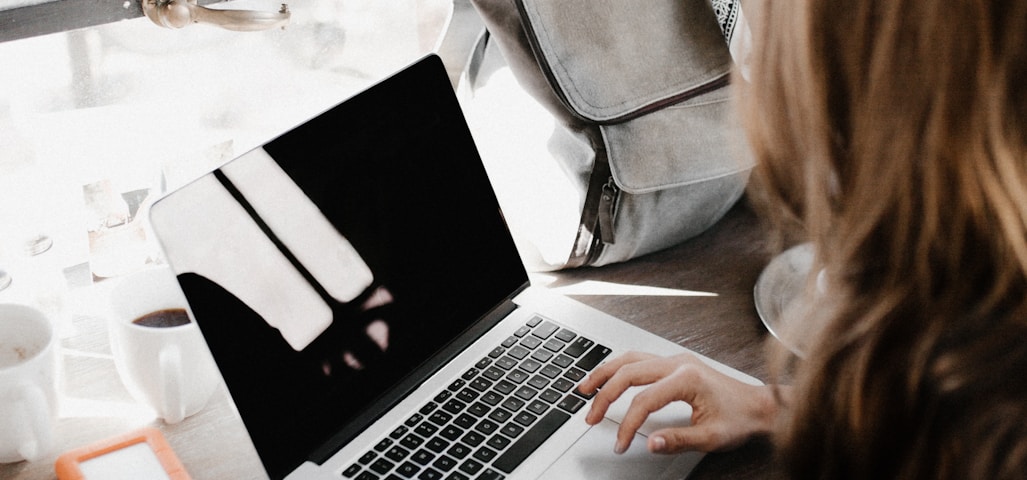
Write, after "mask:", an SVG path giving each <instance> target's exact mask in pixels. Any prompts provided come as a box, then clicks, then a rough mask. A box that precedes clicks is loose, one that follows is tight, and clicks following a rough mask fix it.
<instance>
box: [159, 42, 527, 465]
mask: <svg viewBox="0 0 1027 480" xmlns="http://www.w3.org/2000/svg"><path fill="white" fill-rule="evenodd" d="M264 152H266V154H265V153H264ZM258 153H260V155H259V156H258V157H259V158H265V161H266V159H267V157H269V158H270V159H271V160H273V164H274V165H277V168H280V172H279V171H277V170H275V169H274V168H269V169H267V172H268V173H267V174H266V175H265V174H263V173H259V172H260V170H259V169H258V170H254V169H253V168H251V166H248V165H243V164H242V162H250V161H253V162H259V161H261V160H259V159H257V160H251V158H257V157H254V154H253V153H252V152H251V154H247V155H245V156H243V157H241V158H239V159H237V160H235V161H233V162H231V163H229V164H228V165H226V167H224V168H222V169H220V170H219V171H217V172H215V173H214V174H212V176H208V177H206V179H205V180H206V182H200V183H201V184H202V185H190V186H187V187H185V188H184V189H183V190H181V191H180V192H177V193H172V194H171V195H170V196H169V197H168V198H167V199H166V200H164V201H167V202H169V203H174V202H179V203H182V202H192V203H193V205H192V207H191V208H193V209H194V210H195V208H196V205H195V203H196V202H200V203H205V206H204V207H203V209H201V212H203V211H204V210H207V211H210V212H213V211H214V210H216V209H217V207H216V205H218V204H220V203H226V204H229V203H232V202H235V203H234V205H233V206H232V207H231V209H228V210H225V211H229V212H236V213H238V212H244V213H245V215H241V214H240V215H236V213H231V214H232V215H236V216H246V217H249V218H246V219H244V220H245V221H240V224H245V225H247V227H246V228H250V230H252V231H257V230H256V229H259V232H260V233H262V234H263V235H264V236H265V237H266V240H267V241H265V242H258V243H261V245H262V246H261V247H260V248H257V247H254V248H253V250H252V254H251V253H250V252H248V251H247V247H246V245H245V241H244V240H239V238H242V237H239V236H233V235H236V234H235V233H233V232H235V231H236V229H235V228H234V227H232V226H230V225H228V223H232V222H226V225H224V226H223V228H222V226H221V225H211V222H214V223H216V222H218V221H219V220H217V218H219V217H217V216H213V218H203V216H202V213H201V214H200V215H197V216H199V217H200V218H190V219H187V220H184V219H179V221H180V222H193V223H194V224H203V225H200V226H195V227H190V228H196V229H197V232H199V233H188V234H186V233H183V232H174V233H168V232H162V231H161V224H162V223H163V224H164V225H165V227H163V228H164V229H165V230H166V229H168V226H167V225H172V227H171V228H177V227H174V222H168V221H164V220H160V219H158V218H155V219H154V220H155V222H154V223H155V228H157V229H158V232H157V233H158V235H159V236H161V238H162V242H163V243H165V250H166V252H167V254H168V257H169V262H170V263H171V264H172V266H173V267H175V269H176V271H178V272H179V281H180V283H181V285H182V288H183V291H184V292H185V294H186V297H187V298H188V300H189V303H190V308H191V309H192V311H193V314H194V315H195V317H196V320H197V323H198V324H199V326H200V328H201V330H202V332H203V334H204V337H205V338H206V340H207V343H208V344H209V346H210V348H211V352H212V353H213V355H214V358H215V360H216V362H217V364H218V367H219V369H220V370H221V373H222V375H223V376H224V378H225V381H226V383H227V386H228V388H229V391H230V393H231V394H232V397H233V400H234V401H235V403H236V405H237V407H238V409H239V413H240V414H241V415H242V418H243V421H244V423H245V424H246V427H247V430H248V431H249V433H250V436H251V438H252V439H253V442H254V444H255V446H256V448H257V450H258V453H259V454H260V456H261V460H262V461H263V462H264V465H265V467H266V468H267V470H268V472H269V474H270V475H271V476H272V478H279V477H282V476H284V475H285V474H287V473H288V472H289V471H290V470H291V469H293V468H294V467H296V466H297V465H298V464H300V463H301V462H303V461H304V460H305V459H306V458H307V457H308V455H309V454H310V452H311V451H312V450H314V449H315V448H317V447H318V446H319V445H320V444H321V443H322V442H324V441H325V440H327V439H328V438H329V437H331V436H332V435H333V434H334V433H336V432H337V431H338V430H339V429H340V428H342V427H343V426H345V425H347V423H348V422H351V421H352V420H353V419H354V418H355V417H357V416H359V415H360V414H361V413H362V412H364V411H366V409H367V408H368V407H369V405H371V404H373V403H374V402H376V401H378V400H379V398H380V396H381V395H382V394H383V392H385V391H386V390H388V389H389V388H390V387H391V386H392V385H394V384H395V383H396V382H397V381H398V380H399V379H401V378H402V377H403V376H404V375H406V374H408V373H409V372H410V371H411V370H412V369H414V368H415V367H417V366H418V365H420V364H421V363H423V362H424V361H425V360H426V359H427V358H428V357H430V356H431V354H432V353H433V352H435V351H437V350H439V349H440V348H442V347H444V346H445V345H446V344H447V343H448V342H449V341H450V340H452V339H453V338H454V337H456V336H457V335H458V334H459V333H460V332H462V331H464V330H465V329H466V328H468V327H469V326H470V325H471V324H472V323H473V322H475V321H476V320H477V319H479V318H480V317H481V316H482V315H483V314H485V313H486V312H488V311H489V310H490V309H491V308H493V307H494V306H496V305H497V304H498V303H500V302H501V301H502V300H503V299H504V298H506V297H507V296H509V295H510V294H511V292H514V291H515V290H516V289H517V288H518V287H520V286H522V285H523V284H524V283H525V282H526V281H527V276H526V274H525V272H524V268H523V266H522V263H521V262H520V258H519V257H518V255H517V252H516V250H515V248H514V245H513V242H512V240H511V239H510V236H509V233H508V231H507V230H506V226H505V225H504V223H503V221H502V217H501V215H500V213H499V208H498V205H497V203H496V199H495V197H494V194H493V191H492V189H491V185H490V183H489V180H488V178H487V176H486V174H485V171H484V168H483V166H482V164H481V160H480V158H479V157H478V153H477V149H476V148H475V146H474V143H473V140H472V138H471V134H470V132H469V131H468V129H467V126H466V124H465V121H464V119H463V116H462V113H461V111H460V108H459V105H458V104H457V102H456V98H455V96H454V94H453V91H452V88H451V86H450V83H449V80H448V77H447V76H446V74H445V71H444V69H443V67H442V65H441V62H440V61H439V60H438V58H437V57H434V56H431V57H428V58H426V59H425V60H422V61H421V62H418V63H417V64H415V65H413V66H412V67H409V68H408V69H406V70H404V71H402V72H400V73H399V74H397V75H396V76H394V77H392V78H389V79H387V80H385V81H383V82H382V83H380V84H377V85H375V86H374V87H372V88H370V89H369V90H367V91H365V92H364V93H361V94H359V95H357V96H356V97H354V98H351V99H349V100H347V101H345V102H344V103H342V104H340V105H338V106H337V107H335V108H333V109H331V110H329V111H327V112H325V113H323V114H321V115H319V116H318V117H316V118H314V119H312V120H310V121H308V122H307V123H305V124H303V125H301V126H299V127H297V128H295V129H293V130H291V131H289V132H288V133H285V134H284V135H282V136H281V137H279V138H277V139H275V140H274V141H272V142H270V143H268V144H267V145H265V146H264V148H263V151H262V152H258ZM236 163H239V164H238V165H237V164H236ZM268 165H272V164H270V163H269V164H268ZM261 168H263V167H261ZM247 169H249V171H251V174H248V175H241V174H238V173H235V172H236V171H247ZM252 171H258V173H259V174H252ZM276 172H277V173H276ZM281 172H284V174H285V175H286V176H287V177H288V178H287V180H288V182H291V183H293V184H294V185H295V186H297V187H298V189H299V190H301V191H302V192H303V194H304V195H305V196H306V198H307V199H308V200H309V201H310V202H312V204H313V205H316V209H317V210H319V211H320V213H321V214H322V215H323V216H324V218H326V219H327V221H328V222H330V224H331V227H332V228H333V229H334V230H335V232H334V233H335V234H337V235H339V236H340V237H341V238H343V239H345V241H346V242H348V244H349V246H348V247H347V248H349V247H351V249H352V250H353V251H355V254H356V257H357V258H358V260H356V261H355V263H354V260H353V259H349V260H346V259H343V260H341V263H339V262H340V260H338V259H337V258H334V257H328V256H326V257H325V261H326V262H328V263H329V264H330V263H331V262H335V263H336V264H343V265H345V264H347V262H349V264H361V265H360V269H359V270H360V271H359V272H358V271H357V269H355V268H354V269H350V268H339V269H338V271H337V272H336V271H330V272H329V275H328V276H325V274H324V273H323V271H324V268H323V267H324V265H322V264H320V263H319V260H318V258H319V257H318V252H316V251H315V252H314V253H313V254H311V252H310V251H306V252H304V251H299V250H303V249H304V248H307V247H303V245H305V243H303V242H304V241H305V240H307V239H309V238H308V237H309V236H316V235H320V233H319V232H322V231H323V229H322V230H319V229H317V228H314V226H313V225H311V224H309V222H308V223H302V222H300V223H297V222H296V221H293V222H292V223H290V220H295V219H300V220H302V219H303V218H306V217H304V215H305V214H302V215H301V214H300V213H296V214H295V215H293V214H292V213H291V211H290V210H289V209H288V208H286V207H282V204H287V203H288V202H287V201H285V200H284V199H283V200H282V201H279V199H278V198H276V197H275V195H278V193H276V192H279V191H280V190H279V189H276V188H277V187H273V186H274V185H279V184H282V183H283V178H284V176H283V178H278V177H276V176H275V175H280V173H281ZM211 186H213V187H211ZM265 186H267V188H269V191H268V192H267V193H261V191H262V188H263V187H265ZM201 187H202V188H203V189H208V190H211V189H212V190H216V191H217V192H219V193H218V196H217V197H216V198H218V199H230V200H231V201H222V200H217V201H205V200H199V198H200V197H198V196H197V198H196V199H193V200H190V199H189V196H190V195H193V194H192V193H190V189H194V190H196V189H200V188H201ZM162 202H163V201H162ZM219 202H220V203H219ZM155 208H156V209H160V208H162V207H161V206H160V204H158V205H157V207H155ZM167 208H168V209H169V210H170V209H171V207H167ZM308 213H309V212H308ZM211 215H213V213H212V214H211ZM158 220H160V221H158ZM179 225H181V223H180V224H179ZM282 225H284V226H285V227H282ZM203 229H206V230H203ZM201 230H203V231H207V232H208V233H206V234H203V233H202V232H201ZM240 231H242V230H240ZM246 231H249V230H246ZM210 232H213V233H210ZM181 237H188V238H187V239H185V240H176V238H181ZM169 239H170V240H169ZM176 242H177V243H178V244H176V245H172V244H175V243H176ZM203 242H208V243H219V244H222V245H221V247H220V248H223V249H224V250H223V251H225V252H228V253H226V254H224V255H213V256H207V257H203V258H206V260H203V261H195V258H194V260H193V263H190V262H189V261H187V260H181V261H178V260H177V259H176V258H175V257H176V256H182V257H186V256H189V255H194V253H193V252H196V251H197V250H202V249H203V248H205V247H204V245H202V243H203ZM233 242H235V243H240V242H241V243H243V244H244V245H235V246H234V247H232V248H228V247H225V246H224V244H232V243H233ZM328 243H331V241H328ZM312 244H314V245H316V244H317V242H313V243H312ZM297 245H299V246H297ZM208 247H210V248H213V249H215V250H216V249H217V248H218V247H217V245H209V246H208ZM261 252H273V253H274V255H268V254H266V253H261ZM326 255H327V254H326ZM333 255H334V254H333ZM279 256H280V257H281V258H283V259H284V263H285V264H287V265H288V267H289V268H285V269H282V271H283V272H288V273H289V274H288V275H285V274H284V273H283V274H281V276H280V277H279V276H278V273H276V272H275V271H273V270H269V269H268V268H269V267H266V266H262V265H265V264H267V259H268V258H271V257H274V258H279ZM210 258H214V259H215V260H214V261H213V262H214V263H216V262H218V261H225V262H231V263H232V264H231V265H229V266H228V270H229V271H230V272H229V274H226V275H227V276H225V277H224V278H229V279H235V280H231V281H233V282H236V283H234V284H233V285H235V284H241V285H243V287H242V288H241V289H236V288H234V287H233V286H231V285H229V286H226V285H223V283H231V282H230V281H224V282H219V281H218V280H217V278H219V277H217V276H215V275H212V274H208V273H206V270H207V268H210V267H211V265H212V261H211V260H209V259H210ZM239 259H242V261H240V260H239ZM280 263H281V262H280ZM183 265H184V267H183ZM197 265H198V266H197ZM319 266H320V267H322V268H320V271H321V273H319V274H318V273H317V271H318V270H319V268H318V267H319ZM225 267H226V266H225V265H221V266H220V267H219V268H222V269H224V268H225ZM368 272H369V273H370V275H368ZM335 274H337V275H339V277H338V278H339V279H341V284H343V285H347V282H349V283H348V285H349V286H350V287H351V288H353V287H354V286H355V288H353V289H354V291H353V293H352V295H349V296H344V298H343V300H339V299H338V298H337V297H338V296H339V295H334V296H333V292H331V291H329V290H330V288H329V287H326V286H325V284H326V283H328V282H325V281H324V280H325V279H329V280H330V278H329V277H331V276H333V275H335ZM269 275H271V276H273V277H269ZM238 279H243V280H242V281H240V280H238ZM297 279H299V280H297ZM239 282H242V283H239ZM251 283H252V284H254V285H257V284H259V285H264V288H266V286H267V285H281V286H282V288H283V289H286V288H292V287H294V286H297V285H298V287H297V288H299V287H302V288H299V290H301V291H302V292H306V293H305V295H306V297H301V296H296V297H295V298H292V299H291V300H283V302H285V303H282V302H277V301H276V300H275V299H274V298H269V297H268V295H267V294H259V293H257V294H254V293H252V292H251V293H250V296H249V297H247V295H244V294H241V293H240V292H241V291H242V290H245V289H247V288H250V284H251ZM300 283H305V285H300ZM254 288H256V287H254ZM256 291H259V288H257V290H256ZM265 291H266V290H265ZM272 295H273V293H272ZM308 297H309V298H313V299H314V300H315V301H314V302H303V301H299V300H296V298H308ZM248 298H253V299H255V301H253V302H251V301H249V300H248ZM288 302H296V304H297V305H301V304H302V305H303V306H305V305H306V304H307V303H313V304H316V305H313V307H312V308H314V310H313V311H317V312H329V313H327V314H326V315H327V318H329V319H330V325H329V326H327V327H326V328H324V329H323V330H318V332H317V334H316V336H313V337H311V338H308V339H305V340H304V339H302V338H300V339H299V340H296V339H293V340H292V343H290V341H288V340H287V338H285V335H284V334H283V332H284V331H285V330H287V329H288V328H289V325H291V324H292V323H303V322H306V321H308V320H310V319H309V318H306V317H307V316H310V317H315V316H318V315H307V314H305V313H302V312H306V311H307V310H303V309H296V310H291V311H290V312H296V313H294V314H291V318H290V315H284V316H283V315H282V314H281V312H280V311H279V310H281V309H279V310H275V309H276V308H277V307H281V306H282V305H286V304H288ZM252 304H265V305H266V306H265V307H254V306H253V305H252ZM304 308H305V307H304ZM261 311H278V313H277V314H276V315H278V316H279V318H277V319H272V320H269V319H267V318H265V317H266V316H270V315H262V314H261V313H260V312H261ZM319 315H320V314H319ZM300 317H303V318H300ZM313 323H314V324H316V323H317V322H313ZM272 324H276V325H278V327H272V326H271V325H272ZM283 325H284V326H283ZM299 337H302V335H300V336H299ZM299 337H297V338H299ZM299 347H301V348H299Z"/></svg>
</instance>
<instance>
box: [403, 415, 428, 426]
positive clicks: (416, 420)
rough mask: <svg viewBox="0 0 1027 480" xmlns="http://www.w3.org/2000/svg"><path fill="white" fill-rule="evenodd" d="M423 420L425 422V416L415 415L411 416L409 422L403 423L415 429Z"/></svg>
mask: <svg viewBox="0 0 1027 480" xmlns="http://www.w3.org/2000/svg"><path fill="white" fill-rule="evenodd" d="M421 420H424V415H421V414H420V413H415V414H413V415H411V416H410V418H408V419H407V421H405V422H403V425H406V426H408V427H413V426H414V425H417V424H418V423H421Z"/></svg>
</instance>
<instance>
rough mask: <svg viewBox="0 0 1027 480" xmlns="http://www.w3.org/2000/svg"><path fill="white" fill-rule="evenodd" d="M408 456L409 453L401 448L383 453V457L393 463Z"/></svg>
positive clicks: (394, 448)
mask: <svg viewBox="0 0 1027 480" xmlns="http://www.w3.org/2000/svg"><path fill="white" fill-rule="evenodd" d="M407 455H410V451H409V450H407V449H405V448H403V447H398V446H397V447H392V448H390V449H389V451H387V452H385V457H386V458H388V459H389V460H392V461H394V462H399V461H401V460H403V459H404V458H407Z"/></svg>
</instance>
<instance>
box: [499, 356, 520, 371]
mask: <svg viewBox="0 0 1027 480" xmlns="http://www.w3.org/2000/svg"><path fill="white" fill-rule="evenodd" d="M496 366H497V367H499V368H502V369H503V370H509V369H511V368H513V367H516V366H517V360H516V359H515V358H513V357H511V356H509V355H506V356H503V357H502V358H500V359H499V360H496Z"/></svg>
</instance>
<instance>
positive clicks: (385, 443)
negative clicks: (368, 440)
mask: <svg viewBox="0 0 1027 480" xmlns="http://www.w3.org/2000/svg"><path fill="white" fill-rule="evenodd" d="M392 443H393V442H392V439H391V438H383V439H382V441H380V442H378V444H377V445H375V446H374V449H375V450H377V451H379V452H384V451H386V450H388V449H389V447H391V446H392Z"/></svg>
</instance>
